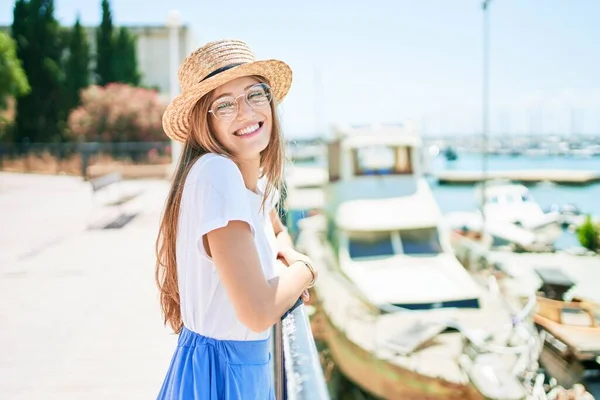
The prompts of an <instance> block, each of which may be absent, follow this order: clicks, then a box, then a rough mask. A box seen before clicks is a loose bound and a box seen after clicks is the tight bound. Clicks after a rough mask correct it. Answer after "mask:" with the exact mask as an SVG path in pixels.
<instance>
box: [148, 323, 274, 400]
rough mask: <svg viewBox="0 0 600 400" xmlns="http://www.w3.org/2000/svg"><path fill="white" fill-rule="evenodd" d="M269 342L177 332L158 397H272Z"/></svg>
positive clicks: (168, 399) (261, 399)
mask: <svg viewBox="0 0 600 400" xmlns="http://www.w3.org/2000/svg"><path fill="white" fill-rule="evenodd" d="M272 373H273V372H272V368H271V351H270V341H269V339H265V340H255V341H237V340H217V339H211V338H208V337H205V336H202V335H200V334H198V333H195V332H192V331H190V330H189V329H186V328H185V327H184V328H183V329H182V330H181V332H180V333H179V341H178V344H177V349H176V350H175V354H174V355H173V359H172V360H171V365H170V366H169V370H168V371H167V376H166V377H165V380H164V383H163V385H162V388H161V390H160V393H159V394H158V399H160V400H184V399H185V400H190V399H191V400H200V399H201V400H221V399H223V400H230V399H234V400H241V399H244V400H247V399H256V400H274V399H275V392H274V389H273V376H272Z"/></svg>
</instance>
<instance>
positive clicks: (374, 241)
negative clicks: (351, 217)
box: [348, 232, 395, 259]
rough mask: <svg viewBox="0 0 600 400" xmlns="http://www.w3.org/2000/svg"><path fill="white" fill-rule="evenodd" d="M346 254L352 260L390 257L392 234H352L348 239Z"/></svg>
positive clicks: (392, 248)
mask: <svg viewBox="0 0 600 400" xmlns="http://www.w3.org/2000/svg"><path fill="white" fill-rule="evenodd" d="M348 252H349V253H350V258H353V259H357V258H371V257H388V256H392V255H394V254H395V252H394V245H393V243H392V232H360V233H353V234H352V236H351V237H349V238H348Z"/></svg>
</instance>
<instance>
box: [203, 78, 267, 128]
mask: <svg viewBox="0 0 600 400" xmlns="http://www.w3.org/2000/svg"><path fill="white" fill-rule="evenodd" d="M245 98H246V101H247V103H248V104H249V105H250V106H251V107H253V108H257V109H260V108H265V107H268V105H269V104H270V103H271V98H272V96H271V88H270V87H269V85H267V84H265V83H258V84H256V85H253V86H251V87H250V88H248V90H247V91H246V93H245ZM211 110H212V113H213V115H214V116H215V117H217V118H218V119H220V120H224V121H231V120H233V119H234V118H235V116H236V115H237V113H238V103H237V99H236V98H235V97H233V96H226V97H221V98H220V99H218V100H216V101H215V102H214V103H213V105H212V107H211Z"/></svg>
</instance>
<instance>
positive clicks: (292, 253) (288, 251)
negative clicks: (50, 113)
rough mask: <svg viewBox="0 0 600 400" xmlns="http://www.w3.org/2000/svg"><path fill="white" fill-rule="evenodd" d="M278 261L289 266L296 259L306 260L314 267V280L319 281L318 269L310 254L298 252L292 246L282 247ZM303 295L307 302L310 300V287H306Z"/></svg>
mask: <svg viewBox="0 0 600 400" xmlns="http://www.w3.org/2000/svg"><path fill="white" fill-rule="evenodd" d="M277 261H278V262H279V263H280V265H281V264H282V265H284V266H286V267H289V266H290V265H291V264H293V263H294V262H296V261H305V262H307V263H309V264H310V265H311V266H312V267H313V270H314V281H315V282H316V281H317V277H318V271H317V270H316V268H315V267H314V265H313V263H312V260H311V259H310V258H308V256H306V255H304V254H302V253H299V252H297V251H296V250H294V249H292V248H291V247H285V248H283V249H281V250H280V251H279V253H278V254H277ZM306 268H307V269H308V267H306ZM309 271H310V270H309ZM301 297H302V300H303V301H304V302H305V303H307V302H308V301H309V300H310V294H309V293H308V289H306V290H304V291H303V292H302V296H301Z"/></svg>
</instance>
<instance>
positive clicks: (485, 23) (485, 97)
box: [480, 0, 492, 232]
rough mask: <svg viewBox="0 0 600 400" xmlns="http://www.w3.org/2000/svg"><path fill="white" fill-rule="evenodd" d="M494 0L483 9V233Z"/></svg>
mask: <svg viewBox="0 0 600 400" xmlns="http://www.w3.org/2000/svg"><path fill="white" fill-rule="evenodd" d="M491 1H492V0H483V3H482V4H481V8H482V9H483V88H482V102H481V104H482V126H481V159H482V165H481V199H480V201H481V216H482V218H483V226H482V232H483V231H485V213H484V211H483V205H484V204H485V192H486V185H487V174H488V159H487V153H488V134H489V132H488V129H489V126H488V125H489V115H488V111H489V110H488V108H489V46H488V41H489V26H488V24H489V16H488V6H489V4H490V3H491Z"/></svg>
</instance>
